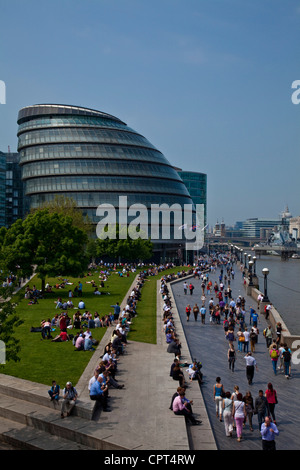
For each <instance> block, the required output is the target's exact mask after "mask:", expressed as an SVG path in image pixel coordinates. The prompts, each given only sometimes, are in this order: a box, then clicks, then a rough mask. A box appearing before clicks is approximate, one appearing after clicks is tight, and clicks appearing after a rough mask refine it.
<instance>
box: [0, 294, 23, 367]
mask: <svg viewBox="0 0 300 470" xmlns="http://www.w3.org/2000/svg"><path fill="white" fill-rule="evenodd" d="M11 294H12V289H11V288H8V287H6V288H4V287H0V341H1V343H0V350H1V352H0V359H1V361H0V362H1V364H3V363H4V362H8V361H15V362H17V361H19V360H20V357H19V355H18V353H19V352H20V344H19V340H17V339H16V338H15V337H14V332H15V329H16V328H17V327H18V326H20V325H21V324H22V323H23V322H22V321H21V320H20V318H19V317H18V315H17V314H16V312H15V304H14V303H13V302H12V301H11V300H10V296H11Z"/></svg>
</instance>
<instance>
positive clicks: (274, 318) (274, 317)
mask: <svg viewBox="0 0 300 470" xmlns="http://www.w3.org/2000/svg"><path fill="white" fill-rule="evenodd" d="M244 287H245V290H246V293H247V295H249V296H250V297H252V298H253V299H254V300H255V301H256V302H257V298H258V296H259V295H260V294H261V295H263V293H262V292H261V291H260V290H259V289H258V288H257V287H252V286H249V280H248V279H245V282H244ZM266 305H268V303H266V302H260V304H259V313H260V314H261V315H265V306H266ZM268 322H269V324H270V325H271V327H272V330H274V332H276V324H277V323H279V322H280V323H281V326H282V333H281V338H282V342H283V343H287V345H288V347H289V348H290V349H291V350H292V351H295V350H296V349H297V345H295V346H293V344H294V342H295V341H300V335H291V333H290V332H289V329H288V327H287V326H286V324H285V322H284V321H283V319H282V318H281V315H280V313H279V312H278V310H276V308H275V307H272V308H271V309H270V310H269V318H268Z"/></svg>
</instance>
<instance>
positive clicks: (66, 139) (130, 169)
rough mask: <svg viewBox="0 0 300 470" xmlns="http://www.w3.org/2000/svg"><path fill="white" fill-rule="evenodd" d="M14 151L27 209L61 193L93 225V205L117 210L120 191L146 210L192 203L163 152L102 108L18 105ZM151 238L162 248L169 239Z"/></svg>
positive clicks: (50, 199) (128, 199) (95, 208)
mask: <svg viewBox="0 0 300 470" xmlns="http://www.w3.org/2000/svg"><path fill="white" fill-rule="evenodd" d="M18 151H19V153H20V165H21V168H22V179H23V182H24V190H25V194H26V196H27V197H28V199H29V206H30V208H38V207H41V206H42V205H43V204H44V203H46V202H49V201H52V200H53V199H54V198H55V196H56V195H63V196H65V197H68V198H72V199H74V200H75V202H76V203H77V206H78V208H79V209H81V210H82V212H83V214H84V215H86V216H88V217H89V219H90V220H91V221H92V222H93V223H94V224H97V222H98V221H99V217H97V215H96V210H97V208H98V206H99V205H101V204H105V203H106V204H111V205H112V206H114V207H115V208H117V209H118V207H119V197H120V196H122V195H123V196H127V202H128V206H132V205H133V204H143V205H145V206H146V207H147V208H148V209H150V206H151V204H159V205H160V204H163V203H165V204H168V205H169V206H171V205H172V204H175V203H177V204H179V205H180V206H181V207H183V205H184V204H190V205H192V200H191V196H190V194H189V192H188V190H187V189H186V186H185V185H184V183H183V182H182V180H181V178H180V176H179V175H178V173H177V172H176V171H175V170H174V168H173V167H172V165H171V164H170V163H169V162H168V160H167V159H166V158H165V156H164V155H163V154H162V153H161V152H160V151H159V150H158V149H156V148H155V147H154V145H152V144H151V143H150V142H149V141H148V140H147V139H146V138H145V137H144V136H142V135H141V134H139V133H138V132H136V131H135V130H133V129H131V128H130V127H128V126H127V124H126V123H124V122H123V121H121V120H120V119H119V118H117V117H115V116H112V115H110V114H107V113H104V112H101V111H97V110H94V109H88V108H83V107H77V106H69V105H52V104H39V105H33V106H28V107H25V108H22V109H21V110H20V111H19V115H18ZM171 238H172V237H171ZM152 241H154V242H155V243H156V244H160V249H162V248H166V247H167V245H170V243H171V241H172V240H162V239H161V238H158V239H156V240H152ZM161 244H163V245H164V247H162V245H161Z"/></svg>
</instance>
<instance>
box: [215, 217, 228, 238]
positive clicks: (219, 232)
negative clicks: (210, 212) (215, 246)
mask: <svg viewBox="0 0 300 470" xmlns="http://www.w3.org/2000/svg"><path fill="white" fill-rule="evenodd" d="M213 234H214V236H215V237H225V235H226V227H225V223H224V221H223V220H222V222H221V223H220V224H219V222H218V221H217V223H216V224H215V226H214V228H213Z"/></svg>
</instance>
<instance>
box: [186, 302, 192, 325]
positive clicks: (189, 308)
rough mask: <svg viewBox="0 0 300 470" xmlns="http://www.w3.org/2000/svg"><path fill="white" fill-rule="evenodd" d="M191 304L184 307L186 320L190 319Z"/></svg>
mask: <svg viewBox="0 0 300 470" xmlns="http://www.w3.org/2000/svg"><path fill="white" fill-rule="evenodd" d="M191 311H192V309H191V306H190V304H188V305H187V306H186V307H185V313H186V320H187V321H189V319H190V314H191Z"/></svg>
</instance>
